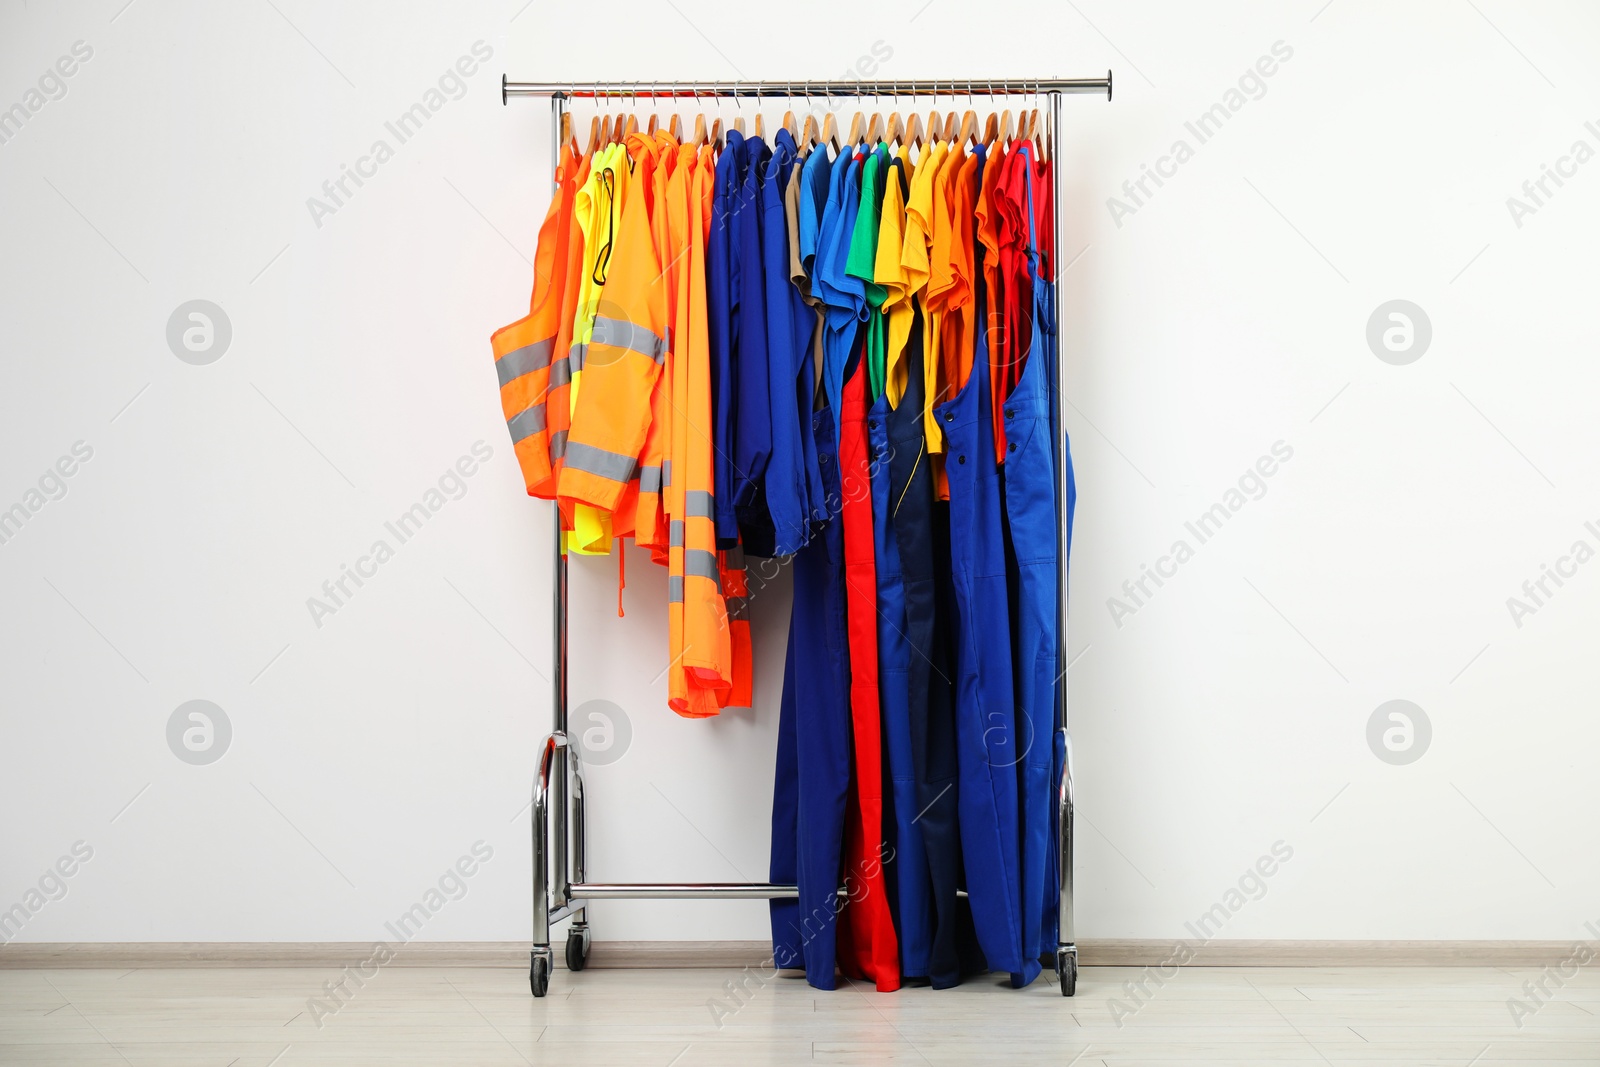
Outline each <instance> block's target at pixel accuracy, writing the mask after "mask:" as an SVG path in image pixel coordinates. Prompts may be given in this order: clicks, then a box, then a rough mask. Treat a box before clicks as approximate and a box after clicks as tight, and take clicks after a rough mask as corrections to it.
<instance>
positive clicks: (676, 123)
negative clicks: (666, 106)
mask: <svg viewBox="0 0 1600 1067" xmlns="http://www.w3.org/2000/svg"><path fill="white" fill-rule="evenodd" d="M667 132H668V133H670V134H672V139H673V140H674V141H677V142H678V143H679V144H682V143H683V120H682V119H680V118H678V113H677V112H676V111H674V112H673V113H672V121H671V122H669V123H668V124H667Z"/></svg>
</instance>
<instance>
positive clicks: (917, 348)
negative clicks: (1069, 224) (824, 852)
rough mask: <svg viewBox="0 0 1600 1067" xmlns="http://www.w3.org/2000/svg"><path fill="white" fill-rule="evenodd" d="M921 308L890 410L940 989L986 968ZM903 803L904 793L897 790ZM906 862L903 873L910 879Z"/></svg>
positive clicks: (934, 967)
mask: <svg viewBox="0 0 1600 1067" xmlns="http://www.w3.org/2000/svg"><path fill="white" fill-rule="evenodd" d="M925 325H926V324H925V323H924V321H923V317H922V314H921V311H920V309H919V310H918V312H917V315H916V317H915V318H914V319H913V320H912V327H911V336H910V338H909V340H908V341H907V343H906V354H905V360H906V365H907V368H908V372H909V373H908V374H907V377H906V391H905V395H904V396H902V397H901V398H900V406H899V407H897V408H894V409H892V410H891V411H890V412H889V414H888V419H887V421H888V425H889V440H890V442H891V444H892V447H893V452H892V454H891V455H890V457H889V470H890V475H891V484H892V489H891V491H890V493H891V496H892V497H893V498H894V501H895V506H894V509H893V514H892V519H893V522H894V532H895V541H896V545H897V549H898V556H899V561H900V573H901V584H902V587H903V589H904V596H905V606H906V611H905V614H906V640H907V643H908V644H909V645H910V648H911V655H910V658H909V660H908V663H907V684H906V692H907V701H906V703H907V709H908V712H909V720H910V725H911V755H912V769H913V774H914V776H915V783H916V806H917V807H916V810H917V812H918V815H917V817H916V826H917V829H918V831H919V833H920V834H921V838H922V846H923V851H924V855H925V859H926V861H927V879H928V885H929V897H930V905H931V907H932V909H933V915H932V932H931V938H930V943H929V949H928V971H927V976H928V978H929V979H930V981H931V982H932V984H933V987H934V988H935V989H947V988H949V987H951V986H954V985H956V984H958V983H959V982H960V980H961V974H962V973H963V972H964V971H971V970H982V969H983V967H982V963H981V958H979V954H978V953H977V952H976V951H975V949H976V945H975V944H974V939H973V933H972V913H971V910H970V909H969V908H968V907H967V903H966V901H965V900H962V899H961V898H960V897H958V896H957V891H958V890H960V889H961V888H962V887H963V886H964V885H965V876H964V874H963V872H962V866H961V834H960V827H959V826H958V822H957V797H958V795H959V790H958V784H957V771H956V720H955V699H954V697H955V694H954V688H953V686H952V681H951V680H952V679H953V678H954V677H955V674H956V670H955V656H954V649H953V647H952V634H951V627H952V624H953V622H954V610H953V596H954V593H953V590H952V587H951V578H950V515H949V505H947V504H945V503H944V502H943V501H940V500H938V499H937V498H936V497H935V494H934V487H933V471H932V469H931V468H930V466H929V464H928V450H927V439H926V437H925V436H924V428H923V422H922V407H923V402H924V401H923V397H924V391H923V384H922V367H923V362H922V361H923V330H924V328H925ZM896 799H897V801H898V795H897V797H896ZM905 871H906V866H905V865H902V866H901V877H906V876H907V875H906V874H905Z"/></svg>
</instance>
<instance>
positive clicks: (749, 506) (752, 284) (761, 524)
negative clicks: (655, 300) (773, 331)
mask: <svg viewBox="0 0 1600 1067" xmlns="http://www.w3.org/2000/svg"><path fill="white" fill-rule="evenodd" d="M743 151H744V164H743V165H744V171H743V173H742V175H741V178H740V182H739V188H738V191H737V193H736V194H735V198H734V202H733V213H732V216H731V221H732V223H733V259H734V266H733V278H734V279H735V283H736V284H737V285H738V289H739V296H738V304H737V307H736V309H735V314H736V315H737V317H738V321H739V325H738V334H737V336H738V342H737V345H736V346H735V348H734V353H733V360H734V363H735V365H736V367H737V369H736V370H735V371H734V383H735V400H734V431H733V457H732V458H733V463H732V466H733V498H734V499H733V503H734V513H735V515H736V516H737V517H738V523H739V536H740V540H741V541H742V542H743V545H744V550H745V554H746V555H750V556H763V557H765V556H771V555H772V541H773V532H772V518H771V516H769V515H768V514H767V500H766V491H765V488H764V486H765V483H766V476H767V464H768V461H769V460H770V459H771V456H772V426H771V410H770V407H769V405H770V404H771V390H770V387H769V381H768V379H769V377H770V370H771V363H770V360H769V358H768V355H767V288H766V278H765V275H766V271H765V270H763V269H762V262H763V261H762V237H761V209H762V205H761V186H762V184H763V183H762V176H763V175H764V174H765V173H766V171H767V164H768V161H769V160H770V159H771V158H772V153H771V151H769V150H768V148H767V146H766V143H765V142H764V141H762V140H761V138H759V137H747V138H745V141H744V145H743ZM784 261H785V264H786V265H787V261H788V255H787V250H785V255H784ZM784 274H785V275H787V274H788V271H787V270H785V271H784Z"/></svg>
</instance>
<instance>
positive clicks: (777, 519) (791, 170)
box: [761, 129, 815, 556]
mask: <svg viewBox="0 0 1600 1067" xmlns="http://www.w3.org/2000/svg"><path fill="white" fill-rule="evenodd" d="M798 172H799V168H798V166H797V165H796V163H795V148H794V138H793V137H792V136H791V135H790V134H789V131H788V130H785V129H779V130H778V132H777V134H776V135H775V136H774V137H773V149H772V158H771V160H770V161H769V162H768V163H767V172H766V175H765V177H764V179H763V181H762V183H761V264H762V266H763V268H764V269H763V271H762V274H763V275H764V279H765V284H766V308H767V320H766V337H767V345H766V347H767V359H768V363H769V365H770V374H769V378H768V383H767V387H768V390H769V392H768V396H767V398H766V399H767V426H768V438H769V441H770V445H771V451H770V454H769V455H768V458H767V470H766V477H765V478H764V479H763V483H762V488H763V490H764V492H765V496H766V514H767V517H768V522H769V525H770V528H771V530H772V543H771V545H770V546H769V547H770V551H771V554H772V555H774V556H787V555H791V554H793V553H794V552H795V551H796V550H797V549H798V548H799V547H800V546H801V545H802V544H804V543H805V541H806V538H807V536H808V533H809V525H810V524H809V521H808V519H807V514H806V512H807V503H806V498H807V475H806V459H805V446H804V444H803V442H802V440H801V432H800V420H801V416H802V414H804V415H805V416H806V422H807V428H808V429H809V423H810V418H809V416H810V409H809V407H808V408H807V409H806V410H805V411H804V412H803V413H802V411H801V408H800V388H801V383H800V380H799V377H800V371H801V365H802V363H804V364H805V365H806V367H807V368H808V369H809V365H810V361H809V360H808V359H806V358H805V357H806V356H807V355H808V349H809V346H810V344H811V333H812V330H811V323H812V321H813V320H814V318H815V316H814V315H813V314H812V313H811V310H810V308H808V307H807V306H806V303H805V299H804V298H803V297H802V295H801V293H800V291H799V289H797V288H796V287H795V285H794V283H793V281H792V279H791V277H790V263H789V260H790V241H789V218H788V211H787V205H786V203H785V197H786V193H787V191H788V187H789V185H790V182H791V175H792V174H793V175H795V176H797V175H798ZM805 385H806V387H807V391H809V386H810V382H806V383H805Z"/></svg>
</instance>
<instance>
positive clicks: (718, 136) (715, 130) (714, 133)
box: [711, 118, 722, 152]
mask: <svg viewBox="0 0 1600 1067" xmlns="http://www.w3.org/2000/svg"><path fill="white" fill-rule="evenodd" d="M711 143H712V144H713V145H715V146H716V149H717V151H719V152H720V151H722V119H721V118H715V119H712V120H711Z"/></svg>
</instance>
